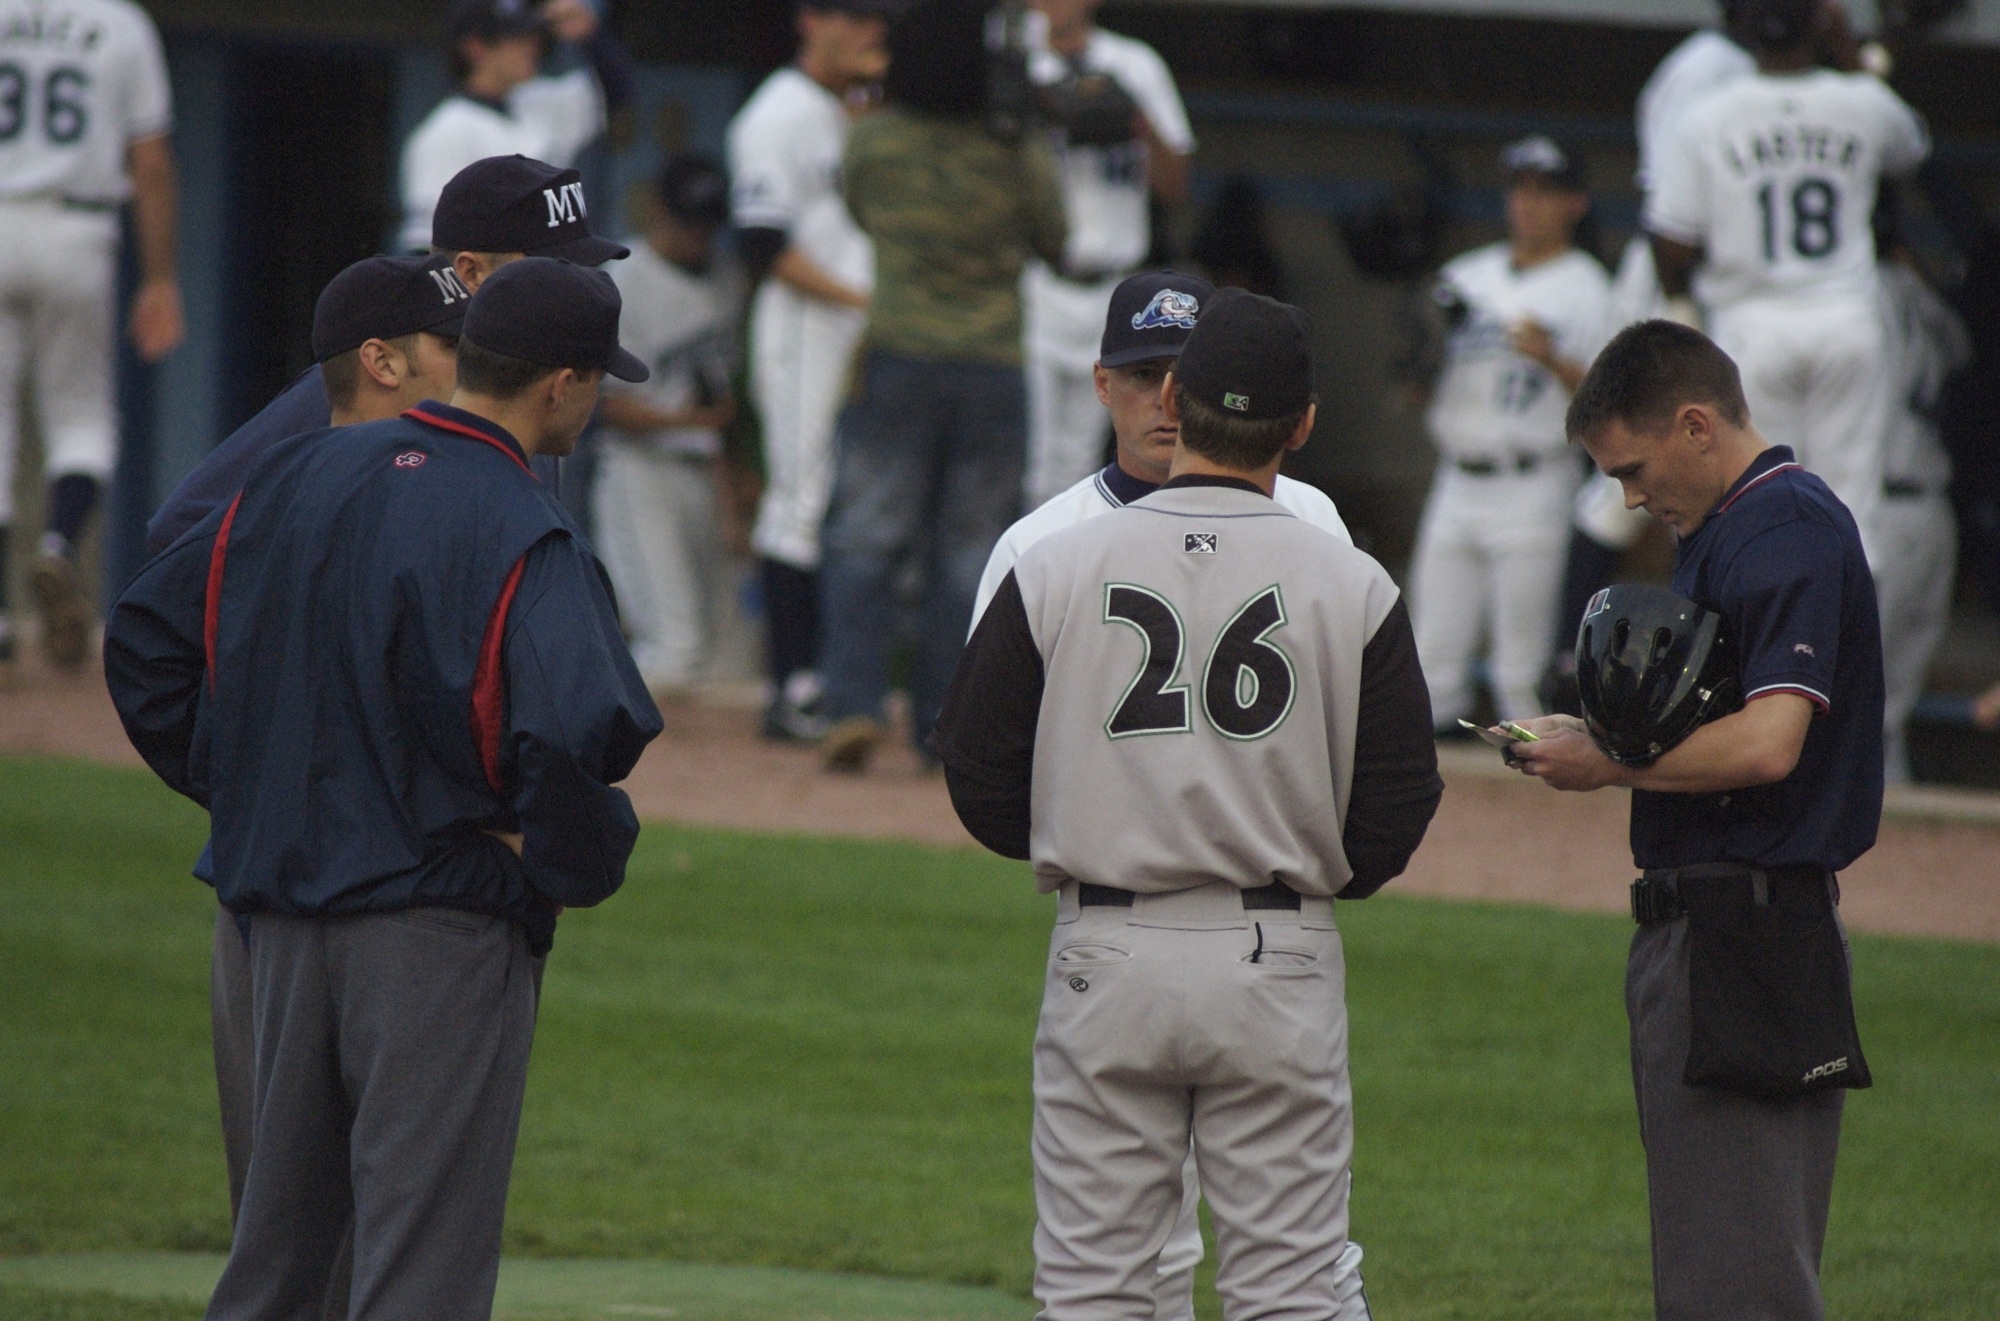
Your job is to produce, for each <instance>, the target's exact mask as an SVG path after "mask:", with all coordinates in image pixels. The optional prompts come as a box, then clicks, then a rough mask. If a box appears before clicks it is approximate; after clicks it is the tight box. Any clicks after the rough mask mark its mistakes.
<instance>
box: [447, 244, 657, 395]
mask: <svg viewBox="0 0 2000 1321" xmlns="http://www.w3.org/2000/svg"><path fill="white" fill-rule="evenodd" d="M623 309H624V302H623V300H622V299H620V298H619V296H618V286H617V285H615V284H613V283H612V282H611V277H610V276H608V275H606V274H605V273H604V272H603V271H598V270H592V269H591V268H590V267H588V266H578V265H576V264H575V263H574V262H567V261H559V260H557V259H556V258H554V257H524V258H522V259H521V260H520V261H514V262H509V263H507V264H506V265H505V266H502V267H501V268H500V269H499V270H497V271H495V272H493V274H492V275H489V276H488V277H486V282H485V283H484V284H482V285H480V286H479V292H478V293H476V294H474V295H473V297H472V305H471V306H470V307H469V308H467V309H466V312H465V330H464V337H465V338H466V339H469V340H471V341H472V342H473V343H474V344H477V345H478V346H479V347H480V348H482V349H488V350H490V351H492V352H494V353H504V354H506V355H507V356H508V357H510V358H520V359H521V360H523V361H524V362H533V363H539V364H540V365H542V366H544V367H574V368H601V369H602V370H604V371H607V372H609V373H611V374H612V375H613V376H616V377H617V378H618V379H619V380H621V381H643V380H645V379H646V378H647V377H648V376H650V375H652V373H651V372H649V371H648V370H647V369H646V364H645V363H643V362H640V361H639V360H638V359H637V358H635V357H633V356H632V355H631V354H629V353H627V352H626V351H625V350H624V349H622V348H620V347H618V314H619V313H620V312H621V311H622V310H623Z"/></svg>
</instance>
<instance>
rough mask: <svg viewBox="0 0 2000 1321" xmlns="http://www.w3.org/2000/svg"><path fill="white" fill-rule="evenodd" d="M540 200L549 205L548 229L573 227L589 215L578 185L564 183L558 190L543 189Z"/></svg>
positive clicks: (581, 190) (580, 186)
mask: <svg viewBox="0 0 2000 1321" xmlns="http://www.w3.org/2000/svg"><path fill="white" fill-rule="evenodd" d="M542 200H543V201H544V202H547V203H548V205H549V228H550V229H559V228H561V227H562V226H563V225H574V224H575V223H576V222H577V221H579V220H581V219H583V218H584V217H585V216H587V215H589V214H590V212H589V210H588V209H587V208H586V207H585V206H584V204H583V185H582V184H580V183H566V184H564V185H563V186H562V187H560V188H544V189H542Z"/></svg>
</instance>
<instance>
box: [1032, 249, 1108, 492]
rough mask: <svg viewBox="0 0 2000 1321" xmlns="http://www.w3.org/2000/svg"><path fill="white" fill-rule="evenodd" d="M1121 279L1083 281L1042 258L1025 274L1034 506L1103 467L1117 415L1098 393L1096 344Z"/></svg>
mask: <svg viewBox="0 0 2000 1321" xmlns="http://www.w3.org/2000/svg"><path fill="white" fill-rule="evenodd" d="M1120 278H1121V277H1118V276H1112V277H1110V278H1108V279H1104V280H1095V281H1091V282H1090V283H1087V284H1080V283H1077V282H1076V281H1073V280H1065V279H1062V278H1061V277H1060V276H1058V275H1056V274H1055V273H1054V272H1053V271H1051V270H1049V268H1048V267H1046V266H1044V265H1041V264H1040V263H1035V264H1033V265H1030V266H1029V267H1028V269H1027V270H1026V271H1025V272H1023V273H1022V276H1021V293H1022V315H1023V319H1024V320H1025V322H1026V325H1027V340H1026V348H1027V355H1026V358H1027V360H1026V364H1025V367H1026V371H1025V374H1026V377H1027V383H1028V478H1027V487H1026V492H1025V494H1026V496H1027V508H1029V509H1036V508H1039V507H1041V506H1042V505H1043V504H1045V503H1047V502H1048V501H1049V500H1050V499H1052V498H1053V497H1055V496H1058V495H1060V494H1062V493H1063V492H1064V491H1067V490H1068V489H1069V488H1070V487H1072V486H1074V485H1076V484H1077V483H1078V482H1080V481H1082V480H1083V479H1084V478H1086V477H1088V476H1090V474H1092V473H1094V472H1096V471H1097V470H1098V469H1099V468H1101V467H1103V466H1104V450H1105V445H1106V442H1107V441H1108V440H1109V438H1110V435H1111V419H1110V417H1109V416H1108V415H1107V414H1106V413H1105V411H1104V405H1103V404H1102V403H1101V402H1099V401H1098V398H1097V377H1096V367H1097V350H1098V346H1099V344H1100V342H1101V341H1102V340H1103V337H1104V318H1105V315H1106V313H1107V312H1108V311H1109V309H1110V307H1111V295H1112V293H1113V292H1115V291H1116V290H1117V288H1118V284H1119V281H1120Z"/></svg>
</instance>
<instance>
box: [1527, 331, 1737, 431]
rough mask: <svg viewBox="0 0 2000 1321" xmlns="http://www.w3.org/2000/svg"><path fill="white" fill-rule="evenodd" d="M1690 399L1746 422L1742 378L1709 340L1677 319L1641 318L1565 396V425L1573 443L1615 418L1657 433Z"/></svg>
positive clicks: (1735, 421)
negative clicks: (1571, 395)
mask: <svg viewBox="0 0 2000 1321" xmlns="http://www.w3.org/2000/svg"><path fill="white" fill-rule="evenodd" d="M1688 404H1706V405H1708V406H1709V407H1710V408H1713V409H1714V410H1715V411H1716V412H1718V413H1720V414H1722V416H1723V417H1724V418H1726V419H1728V420H1729V421H1730V422H1731V423H1732V424H1734V425H1736V426H1739V427H1740V426H1745V425H1747V424H1748V423H1749V421H1750V405H1749V403H1748V402H1747V401H1745V399H1744V397H1743V377H1742V375H1741V374H1740V373H1738V372H1737V370H1736V364H1735V362H1734V361H1732V360H1731V359H1730V357H1729V355H1728V354H1727V353H1724V352H1723V351H1722V350H1721V349H1719V348H1717V347H1716V346H1715V341H1714V340H1712V339H1710V338H1709V337H1708V336H1706V335H1704V334H1702V333H1701V332H1700V331H1698V330H1690V329H1689V328H1688V327H1686V326H1683V325H1681V324H1679V323H1678V322H1674V321H1641V322H1640V323H1639V324H1637V325H1635V326H1627V327H1626V328H1625V329H1624V330H1621V331H1619V332H1618V335H1617V338H1615V339H1613V340H1612V341H1611V342H1610V343H1609V344H1607V345H1605V346H1604V351H1603V352H1602V353H1600V354H1598V355H1597V361H1595V362H1593V363H1592V364H1591V365H1590V372H1589V373H1588V374H1587V375H1586V376H1585V377H1584V378H1583V384H1582V385H1579V386H1577V388H1576V397H1575V398H1574V399H1571V400H1570V401H1569V416H1568V417H1567V418H1566V419H1565V429H1566V430H1567V431H1568V432H1569V438H1570V439H1571V440H1573V441H1586V440H1589V439H1590V438H1591V437H1593V436H1596V435H1598V434H1600V433H1602V432H1603V430H1604V428H1605V427H1607V426H1609V425H1610V424H1611V423H1613V422H1620V423H1623V424H1624V425H1625V426H1626V427H1627V428H1629V429H1630V430H1632V431H1635V432H1637V433H1639V434H1640V435H1655V434H1657V433H1659V432H1661V431H1663V430H1665V429H1666V428H1667V427H1668V426H1669V425H1671V424H1672V422H1673V420H1674V415H1675V414H1676V413H1678V412H1679V411H1680V410H1681V409H1682V408H1683V407H1684V406H1685V405H1688Z"/></svg>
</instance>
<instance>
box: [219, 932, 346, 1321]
mask: <svg viewBox="0 0 2000 1321" xmlns="http://www.w3.org/2000/svg"><path fill="white" fill-rule="evenodd" d="M208 1016H209V1027H210V1030H211V1032H212V1034H213V1036H214V1038H215V1098H216V1101H217V1103H218V1105H219V1108H220V1109H221V1112H222V1157H223V1160H224V1162H225V1163H226V1164H227V1165H228V1167H229V1223H230V1224H231V1225H234V1224H235V1223H236V1218H237V1215H238V1214H239V1213H240V1212H241V1210H242V1208H243V1181H244V1179H246V1178H247V1177H249V1174H250V1130H251V1125H252V1123H253V1116H254V1115H255V1114H256V1110H257V1040H256V1028H255V1016H254V1015H253V1014H252V1012H251V996H250V947H249V946H248V945H247V944H245V943H244V940H243V932H242V929H241V928H240V927H238V926H237V925H236V915H235V914H234V913H231V912H230V911H229V910H228V909H227V908H223V907H221V906H220V905H218V906H217V907H216V910H215V950H214V953H213V955H212V956H211V958H210V960H209V967H208ZM353 1276H354V1225H353V1223H352V1222H351V1221H350V1222H349V1223H348V1226H347V1228H346V1229H345V1231H343V1232H342V1234H341V1236H340V1251H339V1252H337V1253H336V1254H335V1255H334V1259H333V1265H332V1267H331V1268H329V1270H328V1272H327V1279H326V1297H325V1299H324V1301H323V1303H322V1304H321V1307H320V1310H319V1312H318V1315H319V1317H320V1318H321V1319H322V1321H345V1318H346V1316H347V1286H348V1284H349V1282H350V1281H351V1280H352V1279H353Z"/></svg>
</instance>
